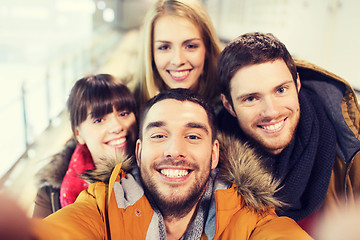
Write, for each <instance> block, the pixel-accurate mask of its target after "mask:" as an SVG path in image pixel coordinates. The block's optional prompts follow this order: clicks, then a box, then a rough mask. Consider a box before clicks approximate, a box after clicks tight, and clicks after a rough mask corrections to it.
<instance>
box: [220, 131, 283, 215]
mask: <svg viewBox="0 0 360 240" xmlns="http://www.w3.org/2000/svg"><path fill="white" fill-rule="evenodd" d="M218 139H219V142H220V161H219V173H218V176H219V178H220V179H221V180H223V181H225V182H226V183H227V184H229V185H231V184H235V185H236V189H237V190H238V194H239V195H241V196H242V199H243V203H244V204H245V205H246V206H248V207H250V208H251V209H253V210H254V211H256V212H260V213H261V212H263V211H266V210H268V209H269V208H278V207H283V206H285V205H286V204H285V203H283V202H281V201H279V200H278V199H276V198H275V197H274V194H275V192H276V191H278V187H279V184H280V182H279V181H277V180H275V179H274V178H273V176H272V175H271V174H270V173H269V172H268V171H266V169H265V168H264V167H263V166H262V164H261V158H260V157H259V155H258V154H257V153H256V152H255V151H254V149H253V148H251V147H250V146H249V145H248V144H247V143H243V142H241V141H240V140H239V139H237V138H236V137H234V136H225V135H224V134H219V136H218Z"/></svg>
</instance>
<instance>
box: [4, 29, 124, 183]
mask: <svg viewBox="0 0 360 240" xmlns="http://www.w3.org/2000/svg"><path fill="white" fill-rule="evenodd" d="M120 38H121V33H120V32H116V31H113V30H110V29H109V30H107V31H105V30H103V31H102V32H100V33H98V34H97V35H96V36H95V37H94V39H93V41H91V43H89V44H88V45H85V46H84V47H83V48H82V49H80V50H78V51H76V52H69V53H66V54H65V55H63V56H61V57H58V58H55V59H54V60H53V61H51V62H49V63H48V64H46V66H44V67H43V69H44V73H43V77H42V78H41V77H39V80H38V81H37V82H36V83H35V84H33V83H32V84H28V82H27V79H24V80H23V81H22V83H21V86H20V88H21V90H20V94H19V95H18V96H15V98H14V99H11V100H10V101H8V102H6V103H5V104H3V106H2V107H0V117H1V116H2V115H6V114H8V113H7V112H6V111H9V110H10V109H11V111H16V112H19V114H18V115H21V118H22V126H19V122H17V123H16V126H11V124H10V126H9V128H14V129H19V131H18V132H19V133H21V134H22V137H21V136H15V138H16V142H17V146H16V147H15V146H14V148H13V151H18V152H17V153H11V154H10V155H11V156H18V157H17V158H14V159H10V161H11V162H12V163H13V164H11V166H10V167H9V168H8V169H7V170H5V173H3V174H1V171H0V189H1V188H2V187H3V185H4V183H5V182H6V179H7V178H8V176H9V175H10V174H11V172H12V171H13V169H14V168H16V166H17V164H18V163H19V162H20V161H21V159H24V158H26V157H28V154H29V149H31V147H32V145H33V144H34V141H36V138H37V137H38V136H39V135H40V134H41V133H42V132H43V131H46V129H47V128H49V127H50V126H51V125H52V123H53V121H54V119H56V118H57V117H58V116H59V115H60V114H61V113H62V112H63V111H64V106H65V102H66V99H67V95H68V92H69V91H70V89H71V87H72V85H73V83H74V82H75V81H76V80H77V79H78V78H79V77H82V76H83V75H85V74H91V73H94V72H96V69H98V68H99V67H100V66H101V65H102V64H104V61H106V56H107V55H109V53H110V52H111V49H112V48H113V47H114V46H115V44H117V42H118V41H119V39H120ZM28 77H29V78H31V77H32V76H28ZM16 109H17V110H16ZM3 117H6V116H3ZM39 122H41V123H42V124H41V126H35V125H36V124H37V125H39ZM14 124H15V123H14ZM15 135H17V134H15ZM3 137H4V136H3ZM11 144H12V143H11ZM2 147H3V150H6V151H7V152H5V153H4V154H2V155H5V156H6V157H10V156H9V154H8V152H9V151H10V149H9V147H4V146H2ZM0 151H1V150H0Z"/></svg>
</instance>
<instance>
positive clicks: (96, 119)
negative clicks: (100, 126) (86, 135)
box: [92, 118, 104, 124]
mask: <svg viewBox="0 0 360 240" xmlns="http://www.w3.org/2000/svg"><path fill="white" fill-rule="evenodd" d="M103 120H104V119H103V118H93V120H92V122H93V123H95V124H97V123H101V122H102V121H103Z"/></svg>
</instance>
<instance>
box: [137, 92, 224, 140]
mask: <svg viewBox="0 0 360 240" xmlns="http://www.w3.org/2000/svg"><path fill="white" fill-rule="evenodd" d="M166 99H175V100H177V101H180V102H185V101H189V102H193V103H196V104H198V105H200V106H201V107H202V108H203V109H204V110H205V111H206V114H207V116H208V120H209V124H210V128H211V134H212V135H211V136H212V141H214V140H215V139H216V135H217V129H216V118H215V113H214V110H213V108H212V107H211V106H210V104H208V103H207V102H206V101H205V100H204V99H203V98H202V97H200V96H199V95H198V94H196V93H194V92H193V91H191V90H189V89H185V88H173V89H169V90H166V91H163V92H160V93H159V94H158V95H156V96H155V97H153V98H151V99H150V100H149V101H147V102H146V103H145V105H144V108H143V109H142V112H141V114H140V124H139V130H140V131H139V137H140V139H142V134H143V133H142V129H143V124H144V119H145V117H146V115H147V113H148V112H149V110H150V108H151V107H152V106H153V105H154V104H156V103H157V102H160V101H163V100H166Z"/></svg>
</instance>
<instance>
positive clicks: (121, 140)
mask: <svg viewBox="0 0 360 240" xmlns="http://www.w3.org/2000/svg"><path fill="white" fill-rule="evenodd" d="M125 141H126V139H125V138H120V139H117V140H113V141H111V142H109V143H108V144H109V145H111V146H115V145H119V144H122V143H124V142H125Z"/></svg>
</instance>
